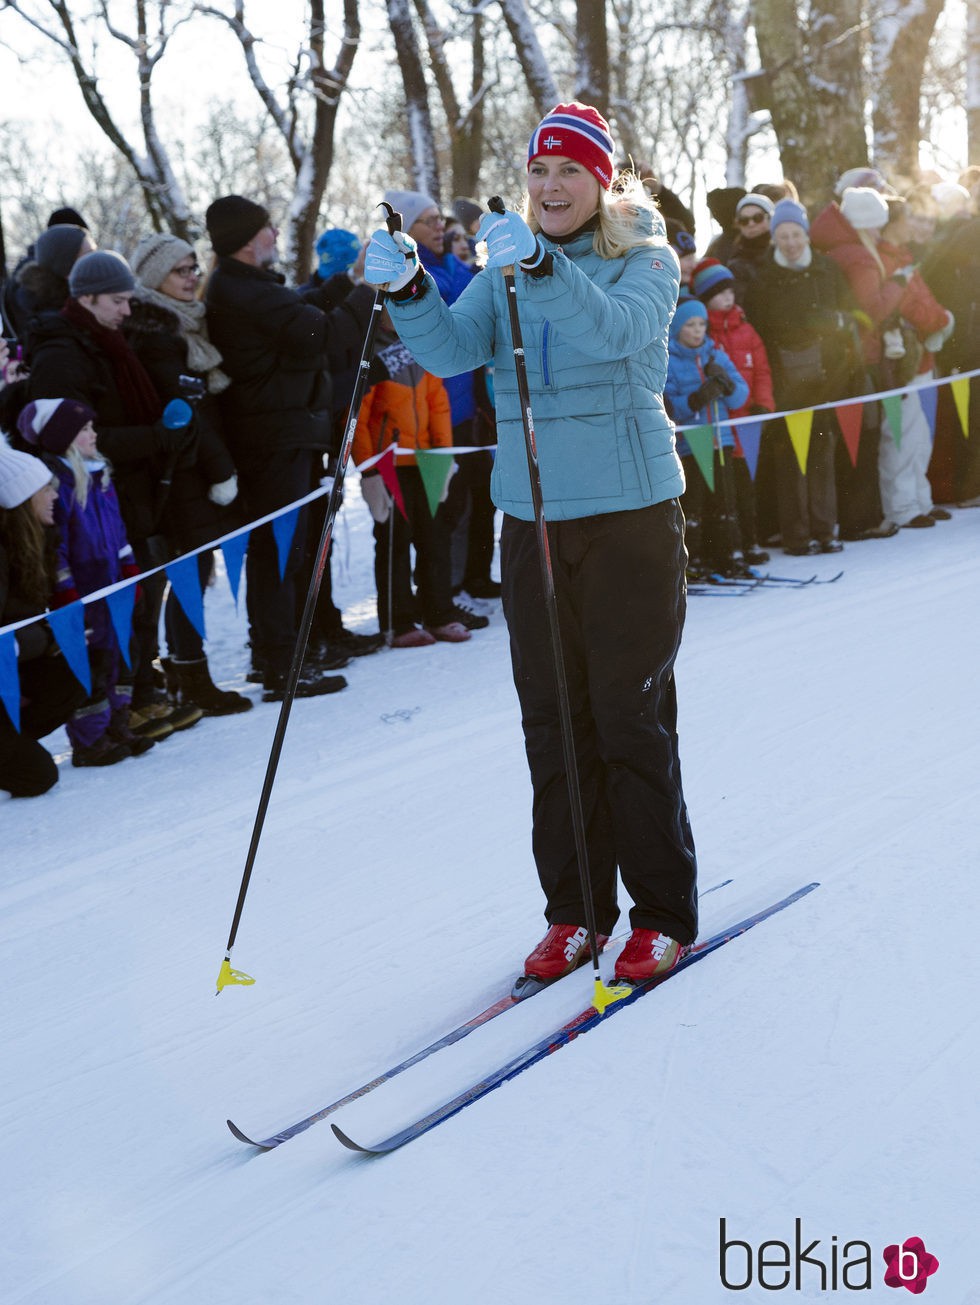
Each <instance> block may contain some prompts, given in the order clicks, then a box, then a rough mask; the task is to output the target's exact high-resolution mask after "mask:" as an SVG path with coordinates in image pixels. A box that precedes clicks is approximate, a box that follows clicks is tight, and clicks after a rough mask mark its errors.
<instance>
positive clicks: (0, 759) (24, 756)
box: [0, 436, 85, 797]
mask: <svg viewBox="0 0 980 1305" xmlns="http://www.w3.org/2000/svg"><path fill="white" fill-rule="evenodd" d="M57 493H58V492H57V489H56V488H55V485H54V482H53V481H52V477H51V472H50V471H49V470H48V468H47V467H46V466H45V465H44V463H43V462H42V461H41V460H40V458H35V457H32V455H31V454H29V453H19V452H17V451H15V450H14V449H12V448H11V447H10V446H9V444H8V443H7V442H6V440H5V439H3V437H2V436H0V630H2V629H3V627H4V626H6V625H14V624H16V623H17V622H19V621H27V620H30V618H31V617H33V616H39V615H41V613H43V612H44V611H46V610H47V608H48V606H49V603H50V599H51V592H52V590H53V588H54V547H53V539H52V536H51V524H52V520H53V518H52V513H53V510H54V502H55V499H56V498H57ZM13 638H14V639H15V641H16V642H15V647H16V650H17V678H18V682H19V683H18V685H17V687H16V689H15V690H14V692H15V693H16V694H17V698H18V706H19V713H18V714H19V721H17V722H16V723H15V722H14V721H13V720H11V717H10V714H9V712H8V709H7V707H6V706H5V705H4V703H3V701H2V700H0V792H7V793H9V794H10V795H11V797H38V796H39V795H40V794H41V793H46V792H47V791H48V789H49V788H51V787H52V786H53V785H54V784H56V783H57V782H58V767H57V766H56V765H55V763H54V759H53V758H52V757H51V755H50V754H49V753H48V752H47V751H46V749H44V748H43V747H42V746H41V744H40V743H39V742H38V740H39V739H42V738H44V736H45V735H47V734H50V733H51V731H52V730H55V729H57V728H58V726H59V725H63V724H64V723H65V721H66V720H67V719H68V717H69V716H70V715H71V713H72V712H73V711H74V709H75V708H76V707H77V706H78V705H79V703H80V702H82V701H83V699H84V697H85V693H84V690H83V689H82V686H81V685H80V684H79V682H78V681H77V680H76V679H75V677H74V675H73V674H72V673H71V671H70V670H69V669H68V665H67V663H66V662H65V659H64V658H63V657H62V656H61V654H60V652H59V650H58V646H57V644H56V643H55V641H54V638H53V636H52V634H51V630H50V629H49V627H48V626H47V624H46V623H45V622H44V621H33V622H31V623H30V624H29V625H22V626H21V627H20V629H19V630H17V632H16V634H15V635H14V636H13Z"/></svg>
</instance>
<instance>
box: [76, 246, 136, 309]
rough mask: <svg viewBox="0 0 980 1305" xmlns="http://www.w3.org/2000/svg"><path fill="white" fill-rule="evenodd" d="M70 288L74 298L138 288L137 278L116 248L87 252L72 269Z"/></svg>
mask: <svg viewBox="0 0 980 1305" xmlns="http://www.w3.org/2000/svg"><path fill="white" fill-rule="evenodd" d="M68 289H69V290H70V291H71V295H72V298H73V299H81V297H82V295H118V294H125V292H126V291H127V290H135V289H136V280H135V278H134V276H133V274H132V272H131V271H130V270H129V264H128V263H127V262H126V260H125V258H123V256H122V254H117V253H116V251H115V250H114V249H97V250H96V251H95V253H94V254H85V255H84V257H82V258H80V259H79V260H78V262H77V263H76V264H75V266H74V267H73V268H72V269H71V273H70V275H69V277H68Z"/></svg>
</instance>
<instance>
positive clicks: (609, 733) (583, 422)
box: [364, 103, 697, 982]
mask: <svg viewBox="0 0 980 1305" xmlns="http://www.w3.org/2000/svg"><path fill="white" fill-rule="evenodd" d="M612 160H613V142H612V138H611V136H610V134H609V127H608V125H607V123H606V122H605V120H604V119H603V118H602V116H601V115H600V114H599V113H598V112H597V110H595V109H594V108H591V107H589V106H586V105H582V104H577V103H573V104H567V105H558V106H557V107H556V108H555V109H554V110H553V111H552V112H551V113H550V114H548V115H547V117H545V118H544V120H543V121H542V122H541V123H540V124H539V126H538V127H537V129H536V130H535V132H534V133H533V135H532V137H531V141H530V146H529V150H528V197H527V203H526V205H525V208H524V216H523V217H522V216H521V215H519V214H518V213H515V212H511V211H507V212H504V213H502V214H490V215H487V216H486V217H485V218H484V219H483V222H482V224H481V227H480V230H479V231H478V232H477V237H476V238H477V240H482V241H485V242H486V245H487V250H488V260H487V270H486V271H484V272H482V273H481V274H480V275H478V276H476V277H474V279H473V281H472V283H471V284H470V286H468V287H467V289H466V290H465V291H464V292H463V294H462V295H461V296H460V297H459V299H457V300H456V302H455V303H454V304H453V305H452V306H451V307H450V306H447V305H446V304H444V303H443V301H442V299H441V298H440V296H439V294H438V291H437V290H436V288H435V286H434V283H433V282H432V281H431V278H430V277H429V276H427V275H426V274H425V273H424V270H423V269H422V268H421V266H420V264H419V260H418V257H417V255H416V252H415V245H414V241H412V240H411V239H410V238H408V237H406V236H404V235H402V234H401V233H398V234H397V235H396V236H394V237H392V236H390V235H389V234H388V232H387V231H384V230H381V231H377V232H375V234H374V236H373V237H372V242H371V245H370V247H369V249H368V253H367V258H366V261H365V273H364V274H365V278H366V279H367V280H368V281H370V282H371V283H372V284H375V285H380V284H386V283H387V284H388V288H389V299H388V304H389V308H390V311H391V315H392V319H393V320H394V322H395V325H396V328H397V330H398V333H399V335H400V336H401V338H402V339H403V340H404V341H405V343H406V344H407V345H408V346H409V348H410V349H411V350H412V353H413V354H414V355H415V357H416V358H417V359H418V360H419V362H420V363H421V364H422V365H423V366H424V367H425V368H427V369H428V370H430V371H432V372H434V373H435V374H437V375H441V376H452V375H456V374H458V373H459V372H462V371H466V370H471V369H473V368H475V367H481V366H483V365H485V364H487V363H492V364H493V365H494V368H495V371H494V382H495V393H496V405H497V430H498V451H497V457H496V463H495V467H494V472H493V481H492V491H493V498H494V502H495V503H496V505H497V506H498V507H499V508H501V509H502V510H503V512H504V514H505V516H504V525H503V532H502V536H501V573H502V583H503V605H504V613H505V616H506V618H507V623H508V628H509V632H510V641H511V658H512V663H513V672H514V681H515V685H516V687H517V693H518V697H519V699H520V704H521V712H522V719H523V728H524V737H525V746H526V751H527V758H528V764H529V767H530V772H531V782H532V788H533V831H532V846H533V851H534V857H535V861H536V864H537V869H538V874H539V877H540V880H541V885H542V888H543V889H544V892H545V896H546V899H547V905H546V910H545V916H546V919H547V921H548V924H549V926H550V927H549V929H548V932H547V933H546V934H545V937H544V938H543V939H542V941H541V943H540V944H539V945H538V946H537V947H536V948H535V949H534V950H533V951H532V952H531V954H530V956H528V958H527V960H526V961H525V974H526V975H527V976H529V977H532V978H536V979H538V980H541V981H545V982H547V981H551V980H553V979H557V978H560V977H561V976H562V975H564V974H566V973H568V972H569V971H570V970H572V969H574V968H575V967H576V966H577V965H578V964H581V963H582V962H583V961H585V960H586V959H587V957H588V954H589V945H588V934H587V932H586V930H585V928H584V927H583V926H584V924H585V922H586V920H587V918H588V915H587V910H586V907H585V904H584V902H583V893H582V889H581V886H580V877H579V873H578V868H577V858H576V848H575V842H574V838H573V822H572V818H571V797H570V794H569V791H568V783H567V775H566V770H565V765H564V760H563V748H562V736H561V728H560V715H559V700H558V692H557V688H556V675H555V666H554V661H553V656H552V644H551V639H550V631H549V625H548V620H547V610H546V606H545V601H544V583H543V579H542V573H541V566H540V561H539V555H538V548H537V539H536V532H535V526H534V512H533V508H532V499H531V486H530V477H529V472H528V465H527V458H526V454H525V441H524V433H523V425H522V415H521V406H520V404H519V400H518V387H517V374H516V369H515V361H514V352H513V347H512V344H511V339H510V331H509V327H508V308H507V302H506V291H505V286H504V281H503V278H502V277H501V276H500V275H499V274H498V272H497V271H496V270H495V269H498V268H501V267H506V266H510V265H515V267H516V269H517V270H516V277H517V295H518V304H519V308H520V322H521V326H522V330H523V337H524V340H523V343H524V352H525V357H526V366H527V372H528V382H529V388H530V399H531V407H532V409H533V413H534V427H535V435H536V441H537V451H538V459H539V466H540V474H541V485H542V490H543V499H544V513H545V517H546V519H547V521H548V527H547V529H548V541H549V548H550V553H551V562H552V567H553V570H554V574H555V586H556V590H557V599H558V608H559V617H560V632H561V640H562V644H563V659H564V663H565V671H566V676H567V681H568V686H569V694H570V707H571V716H572V721H573V727H574V743H575V749H576V753H577V763H578V785H579V789H580V792H581V799H582V808H583V813H584V820H585V830H586V839H587V849H588V859H589V864H590V867H591V886H592V894H593V905H594V916H595V922H596V933H597V936H598V939H599V945H600V946H601V945H602V943H603V941H604V939H605V936H607V935H608V934H609V933H610V932H611V931H612V929H613V926H614V924H615V921H616V918H617V916H618V914H619V911H618V907H617V904H616V868H617V865H618V867H619V870H620V872H621V874H622V877H623V882H624V885H625V887H626V889H627V891H628V892H629V894H630V896H631V897H632V899H633V902H634V906H633V909H632V911H631V914H630V920H631V924H632V926H633V932H632V935H631V937H630V939H629V941H628V943H627V945H626V947H625V948H624V950H623V952H622V953H621V955H620V957H619V959H618V961H617V964H616V977H617V978H619V979H625V980H632V981H639V980H643V979H647V978H650V977H651V976H652V975H654V974H660V973H665V972H666V971H667V970H669V969H670V968H671V967H672V966H673V965H674V964H675V963H676V961H677V959H678V957H679V955H680V952H681V948H682V947H684V946H686V945H687V944H689V943H691V942H692V941H693V940H694V938H695V936H696V933H697V906H696V896H695V876H696V863H695V853H694V843H693V839H692V836H691V830H690V824H689V822H688V817H687V810H686V806H685V802H684V795H683V791H682V787H681V774H680V765H679V760H678V748H677V734H676V698H675V690H674V677H673V665H674V659H675V657H676V654H677V649H678V646H679V643H680V637H681V630H682V627H683V622H684V614H685V587H684V568H685V562H686V553H685V549H684V519H683V515H682V513H681V509H680V507H679V505H678V502H677V499H678V496H679V495H680V494H681V492H682V491H683V488H684V480H683V474H682V471H681V466H680V461H679V459H678V457H677V453H676V450H675V447H674V438H673V431H672V429H671V425H670V422H669V420H668V419H667V416H666V413H665V410H664V405H663V398H662V395H663V386H664V378H665V375H666V370H667V329H668V326H669V323H670V319H671V316H672V314H673V311H674V306H675V304H676V302H677V293H678V284H679V280H680V274H679V268H678V263H677V258H676V256H675V255H674V253H673V252H672V251H671V250H670V249H669V248H668V246H667V242H666V237H665V232H664V225H663V221H662V219H661V217H660V215H659V213H658V212H657V210H656V208H655V207H654V205H653V202H652V201H651V200H650V198H649V197H648V195H647V194H646V192H645V191H644V189H643V187H642V186H641V185H640V184H639V182H638V181H637V180H636V179H635V178H633V177H624V178H620V179H619V180H617V182H616V183H615V184H613V180H612V177H613V162H612Z"/></svg>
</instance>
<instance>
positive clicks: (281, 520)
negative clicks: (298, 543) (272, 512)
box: [272, 508, 299, 580]
mask: <svg viewBox="0 0 980 1305" xmlns="http://www.w3.org/2000/svg"><path fill="white" fill-rule="evenodd" d="M298 520H299V508H293V510H292V512H284V513H283V515H282V516H281V517H276V518H275V520H274V521H273V523H272V533H273V534H274V535H275V537H276V548H277V549H278V551H279V579H280V580H281V579H282V578H283V576H284V575H285V574H286V563H287V562H288V561H289V550H290V548H292V546H293V536H294V535H295V534H296V522H297V521H298Z"/></svg>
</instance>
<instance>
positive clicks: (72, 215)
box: [48, 208, 88, 231]
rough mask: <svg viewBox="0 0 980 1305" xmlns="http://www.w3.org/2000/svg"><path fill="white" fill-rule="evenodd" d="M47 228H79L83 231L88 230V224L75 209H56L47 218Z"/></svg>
mask: <svg viewBox="0 0 980 1305" xmlns="http://www.w3.org/2000/svg"><path fill="white" fill-rule="evenodd" d="M48 226H49V227H62V226H68V227H81V228H82V230H83V231H87V230H88V223H87V222H86V221H85V219H84V218H83V217H82V215H81V213H79V211H78V209H77V208H56V209H55V211H54V212H53V213H52V214H51V216H50V217H49V218H48Z"/></svg>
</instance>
